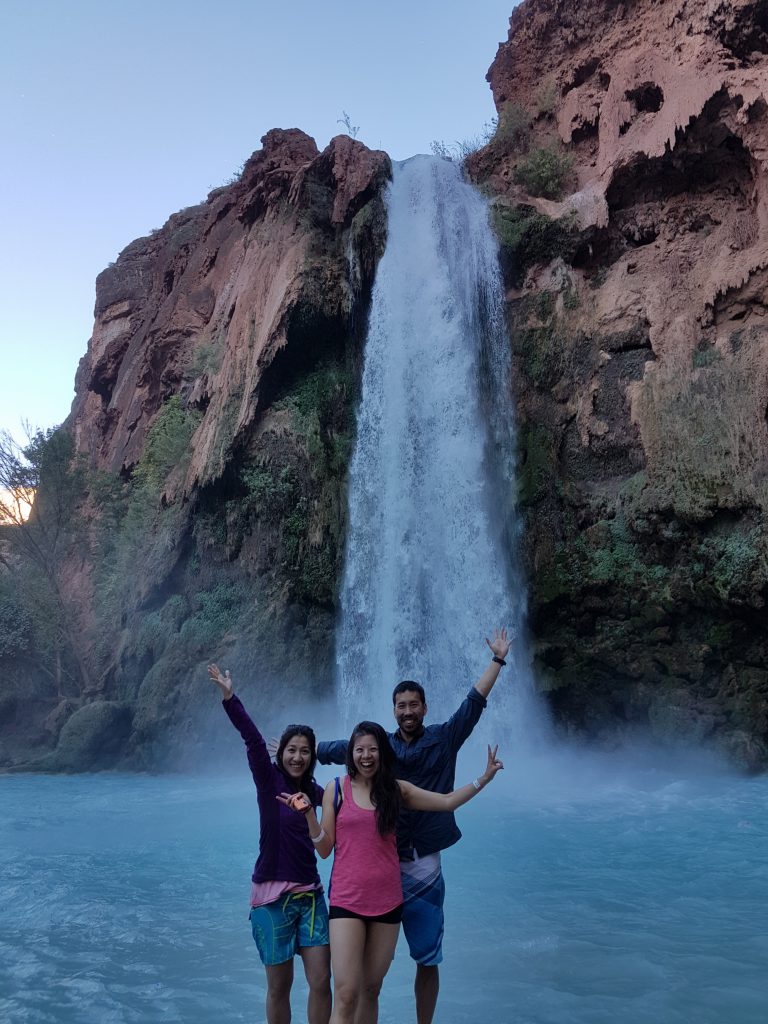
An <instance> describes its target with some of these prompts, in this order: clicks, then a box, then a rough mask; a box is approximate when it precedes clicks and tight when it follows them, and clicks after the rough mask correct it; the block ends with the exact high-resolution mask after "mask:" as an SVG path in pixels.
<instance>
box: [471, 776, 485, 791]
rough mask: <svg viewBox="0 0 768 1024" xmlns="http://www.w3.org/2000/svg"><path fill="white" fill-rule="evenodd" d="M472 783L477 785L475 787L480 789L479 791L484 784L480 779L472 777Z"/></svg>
mask: <svg viewBox="0 0 768 1024" xmlns="http://www.w3.org/2000/svg"><path fill="white" fill-rule="evenodd" d="M472 785H473V786H474V787H475V789H476V790H477V791H478V793H479V792H480V790H481V789H482V788H483V784H482V782H481V781H480V779H472Z"/></svg>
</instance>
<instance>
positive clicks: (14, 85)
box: [0, 0, 515, 435]
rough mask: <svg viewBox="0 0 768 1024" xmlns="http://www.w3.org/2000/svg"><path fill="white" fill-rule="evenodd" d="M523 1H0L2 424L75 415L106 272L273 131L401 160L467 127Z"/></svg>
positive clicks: (481, 114)
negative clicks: (97, 288)
mask: <svg viewBox="0 0 768 1024" xmlns="http://www.w3.org/2000/svg"><path fill="white" fill-rule="evenodd" d="M514 6H515V2H514V0H480V2H479V3H478V0H444V2H440V0H410V2H403V0H389V2H388V3H386V4H384V3H381V4H379V3H376V4H374V3H372V2H366V0H357V2H352V0H326V2H324V3H319V2H315V3H311V2H309V0H294V2H293V3H291V4H289V3H282V4H279V3H275V2H274V0H270V2H261V0H250V2H246V0H217V2H215V3H214V2H208V3H202V2H198V0H68V2H66V3H63V2H62V0H6V2H5V4H4V5H3V32H2V40H0V113H1V114H2V124H3V130H4V135H5V139H4V142H5V145H4V146H3V151H4V157H3V160H2V161H0V204H2V208H1V209H0V213H1V215H2V230H3V244H2V246H0V301H1V303H2V310H3V317H2V320H1V321H0V365H1V366H2V385H3V386H2V403H1V406H0V408H1V411H0V428H2V427H5V428H8V429H10V430H12V431H13V432H14V433H16V434H17V435H18V434H19V433H20V423H21V420H22V419H27V420H29V421H30V422H31V423H32V424H33V425H36V426H50V425H53V424H54V423H59V422H61V421H62V420H63V419H64V418H65V417H66V415H67V413H68V412H69V406H70V403H71V401H72V396H73V382H74V376H75V370H76V369H77V363H78V360H79V358H80V357H81V356H82V355H83V353H84V352H85V349H86V346H87V342H88V338H89V336H90V333H91V328H92V324H93V302H94V282H95V279H96V275H97V274H98V273H99V271H101V270H102V269H103V268H104V267H105V266H106V265H107V264H108V263H109V262H110V261H112V260H114V259H115V258H116V257H117V254H118V252H119V251H120V250H121V249H122V248H123V247H124V246H126V245H127V244H128V243H129V242H130V241H132V240H133V239H134V238H137V237H139V236H140V235H145V234H147V233H148V232H149V231H151V230H152V229H153V228H157V227H159V226H160V225H161V224H163V223H164V222H165V220H166V219H167V218H168V216H169V215H170V214H171V213H173V212H174V211H176V210H178V209H181V208H182V207H185V206H189V205H191V204H193V203H196V202H199V201H200V200H202V199H203V198H204V197H205V195H206V194H207V192H208V191H210V189H212V188H215V187H216V186H217V185H220V184H222V183H223V182H224V181H226V180H227V179H228V178H230V177H231V175H232V174H233V173H234V172H235V171H236V170H237V169H238V168H239V167H240V166H241V165H242V163H243V161H244V160H245V159H246V158H247V157H248V156H249V155H250V154H251V153H252V152H253V151H254V150H255V149H258V148H259V140H260V138H261V136H262V135H263V134H264V133H265V132H266V131H268V130H269V129H270V128H293V127H298V128H302V129H303V130H304V131H306V132H308V133H309V134H310V135H312V136H313V137H314V138H315V140H316V141H317V143H318V145H319V146H320V147H321V148H322V147H324V146H325V145H326V144H327V143H328V141H329V140H330V139H331V138H332V136H333V135H336V134H338V133H339V132H341V131H343V128H342V126H341V125H340V124H339V123H338V119H341V118H342V117H343V113H344V112H345V111H346V112H347V113H348V114H349V116H350V118H351V121H352V123H353V124H355V125H359V126H360V131H359V135H358V138H360V139H361V140H362V141H363V142H365V143H366V144H367V145H369V146H371V147H374V148H382V149H385V150H387V152H388V153H390V155H391V156H393V157H394V158H396V159H404V158H405V157H408V156H412V155H413V154H414V153H419V152H428V151H429V147H430V143H431V142H432V140H433V139H439V140H442V141H445V142H447V143H452V142H454V141H456V140H461V139H465V138H468V137H472V136H475V135H476V134H477V133H478V132H479V131H480V130H481V129H482V126H483V124H484V123H485V122H487V121H488V120H489V119H490V118H491V117H492V116H493V114H494V109H493V103H492V100H491V94H490V89H489V87H488V84H487V83H486V81H485V73H486V71H487V69H488V66H489V64H490V63H491V61H492V60H493V57H494V56H495V54H496V50H497V47H498V44H499V43H500V42H501V41H503V40H505V39H506V37H507V30H508V21H509V16H510V14H511V11H512V8H513V7H514Z"/></svg>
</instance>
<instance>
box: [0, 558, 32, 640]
mask: <svg viewBox="0 0 768 1024" xmlns="http://www.w3.org/2000/svg"><path fill="white" fill-rule="evenodd" d="M31 626H32V623H31V621H30V617H29V612H28V610H27V608H26V607H25V606H24V603H23V601H22V600H21V599H20V595H19V592H18V589H17V587H16V586H15V585H14V581H13V578H12V576H11V574H10V573H6V572H4V573H0V660H1V659H3V658H13V657H18V656H19V655H21V654H23V653H24V652H25V651H27V650H28V649H29V646H30V632H31Z"/></svg>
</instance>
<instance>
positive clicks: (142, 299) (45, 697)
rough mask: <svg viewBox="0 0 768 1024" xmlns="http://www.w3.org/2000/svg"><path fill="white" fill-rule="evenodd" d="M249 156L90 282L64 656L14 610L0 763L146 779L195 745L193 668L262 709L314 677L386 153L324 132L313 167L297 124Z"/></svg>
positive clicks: (328, 657) (342, 509) (64, 583)
mask: <svg viewBox="0 0 768 1024" xmlns="http://www.w3.org/2000/svg"><path fill="white" fill-rule="evenodd" d="M262 145H263V148H262V149H260V150H259V151H257V152H256V153H254V155H253V156H252V157H251V158H250V159H249V160H248V161H247V163H246V164H245V166H244V169H243V172H242V174H241V175H240V177H239V178H238V180H236V181H234V182H232V183H231V184H229V185H227V186H225V187H223V188H220V189H216V190H215V191H214V192H212V193H211V194H210V195H209V196H208V199H207V201H206V202H204V203H202V204H201V205H200V206H196V207H192V208H190V209H187V210H182V211H181V212H180V213H177V214H175V215H174V216H172V217H171V218H170V219H169V221H168V223H167V224H166V225H165V226H164V227H163V228H162V229H160V230H159V231H156V232H153V234H152V235H150V236H149V237H147V238H141V239H138V240H137V241H135V242H133V243H131V244H130V245H129V246H128V247H127V248H126V249H125V250H124V251H123V252H122V253H121V255H120V257H119V259H118V260H117V262H116V263H115V264H114V265H112V266H111V267H109V268H108V269H107V270H105V271H104V272H103V273H102V274H100V275H99V278H98V280H97V284H96V309H95V317H96V320H95V326H94V331H93V336H92V338H91V340H90V343H89V345H88V351H87V354H86V355H85V357H84V358H83V360H82V361H81V365H80V368H79V370H78V374H77V382H76V398H75V401H74V404H73V407H72V413H71V416H70V419H69V421H68V423H67V424H65V429H67V430H69V431H70V432H71V434H72V435H73V437H74V442H75V447H76V450H77V452H78V453H79V455H78V459H77V464H78V466H79V469H78V473H80V475H81V476H82V478H83V480H84V481H85V482H84V484H83V487H82V493H81V497H80V500H79V506H78V513H77V515H76V516H74V517H73V522H72V523H70V524H69V526H70V527H71V537H70V549H69V553H68V554H67V555H66V557H65V558H64V559H63V562H62V564H63V569H62V572H61V574H60V575H61V577H62V578H61V580H60V583H61V588H62V590H63V592H64V593H65V594H66V602H65V603H66V604H67V607H66V608H65V612H66V613H67V615H68V616H69V618H70V619H71V620H73V621H75V622H76V624H77V628H76V630H74V631H73V632H74V633H75V635H76V637H77V641H76V642H77V645H78V650H77V651H75V652H73V651H71V650H69V649H66V646H65V645H64V644H62V643H60V642H59V637H58V634H57V635H56V636H53V637H52V636H51V631H50V630H49V631H48V632H47V633H46V630H45V628H44V623H40V622H39V621H37V620H38V619H39V618H40V616H39V615H38V613H37V611H36V609H35V608H34V607H33V606H32V604H31V603H30V606H29V607H30V608H31V609H32V610H31V611H30V612H29V614H28V616H27V618H28V620H29V623H30V627H29V630H28V635H25V636H24V637H22V639H21V641H20V642H19V644H18V645H17V646H18V647H19V651H20V653H19V654H18V656H17V657H16V661H15V664H16V666H17V668H19V667H23V668H24V674H23V675H22V674H21V673H20V672H17V674H16V677H17V678H18V679H19V680H20V683H19V691H20V692H18V693H15V692H12V686H11V691H9V690H8V687H6V692H4V694H3V701H4V705H3V706H5V707H6V708H7V709H8V711H9V715H8V722H10V723H11V727H9V728H10V731H7V735H5V736H4V738H3V745H2V747H1V748H0V761H5V763H6V764H14V763H17V764H21V763H23V764H25V765H27V762H29V760H30V755H33V760H34V756H36V757H37V760H36V761H35V762H34V763H35V764H36V765H37V766H38V767H39V768H43V769H56V768H59V769H64V770H70V769H74V768H77V767H78V766H79V767H80V768H82V769H87V768H91V767H99V768H102V767H109V765H110V764H115V763H122V764H128V765H131V766H142V765H144V766H152V767H157V766H159V765H162V764H164V763H169V762H175V760H176V758H177V753H178V750H180V749H181V748H182V747H183V748H184V749H185V750H186V751H187V752H188V754H189V753H190V752H194V751H195V750H199V749H200V746H201V744H202V743H203V742H204V741H205V738H206V729H205V727H204V725H203V724H201V723H203V722H204V720H205V719H206V717H209V716H210V710H209V709H211V708H212V707H213V706H214V705H215V703H216V701H215V693H214V692H213V690H212V687H211V684H210V683H209V682H208V680H207V677H206V673H205V665H206V664H207V662H209V661H210V660H214V659H220V660H222V661H223V662H224V663H225V664H226V665H227V667H230V668H231V669H232V672H233V676H234V677H235V679H236V680H237V683H238V689H239V690H240V691H241V692H244V694H245V695H246V697H247V695H248V692H249V690H251V691H252V694H254V695H255V694H258V696H259V698H260V700H261V702H262V706H264V704H266V705H267V706H269V707H270V710H271V711H273V712H274V714H275V715H276V716H279V715H280V714H281V713H282V708H283V707H284V706H285V705H287V704H289V702H290V694H291V692H293V693H295V692H296V691H299V692H304V693H305V694H306V693H318V694H322V693H324V692H325V690H326V689H327V688H328V687H329V686H330V685H331V684H332V678H333V671H332V665H333V627H334V619H335V610H334V609H335V600H336V581H337V575H338V570H339V567H340V563H341V555H342V540H343V535H344V527H345V515H346V501H345V497H344V486H345V484H344V481H345V476H346V466H347V461H348V457H349V454H350V450H351V438H352V432H353V426H354V422H353V420H354V401H355V396H356V390H357V380H358V370H359V364H360V351H361V342H362V338H361V336H360V332H361V330H362V327H363V325H364V323H365V315H366V310H367V303H368V301H369V297H370V289H371V285H372V280H373V274H374V270H375V266H376V263H377V260H378V258H379V256H380V255H381V252H382V251H383V246H384V241H385V234H386V223H385V216H384V207H383V201H382V192H383V188H384V186H385V185H386V183H387V181H388V179H389V176H390V161H389V158H388V157H387V155H386V154H385V153H382V152H373V151H371V150H368V149H367V148H366V147H365V146H363V145H362V144H361V143H358V142H356V141H353V140H352V139H350V138H348V137H346V136H340V137H338V138H336V139H334V140H333V141H332V142H331V144H330V145H329V146H328V148H327V149H326V150H325V151H324V152H322V153H320V152H318V149H317V147H316V146H315V143H314V141H313V140H312V139H311V138H309V137H308V136H307V135H305V134H304V133H303V132H300V131H297V130H291V131H277V130H276V131H271V132H269V133H268V134H267V135H266V136H265V137H264V139H263V140H262ZM83 467H85V468H83ZM83 474H84V475H83ZM78 479H79V478H78ZM50 504H55V502H54V501H53V500H52V501H51V502H50ZM75 520H77V521H76V522H75ZM44 582H45V581H43V583H44ZM41 585H42V584H41ZM22 610H24V609H22ZM25 614H26V611H25ZM22 641H23V642H22ZM46 644H47V646H46ZM70 646H71V645H70ZM0 655H2V651H0ZM52 662H55V663H56V664H55V665H54V666H53V667H52V665H51V663H52ZM74 665H81V666H82V672H81V673H80V675H79V677H76V673H75V672H74V671H73V670H72V666H74ZM35 666H42V667H41V668H40V671H36V668H35ZM45 673H47V675H46V674H45ZM54 676H55V678H56V680H57V683H56V686H55V687H54V686H53V685H52V684H51V683H50V682H49V681H47V680H48V679H49V678H53V677H54ZM30 677H31V678H30ZM22 680H23V686H24V688H25V689H26V690H27V692H28V693H29V692H33V693H34V695H35V701H34V702H33V704H32V706H31V710H30V707H28V708H27V714H26V716H25V717H24V724H23V727H22V725H21V720H20V708H22V707H23V706H24V694H23V692H21V689H22V683H21V681H22ZM82 680H85V684H83V682H82ZM214 713H215V712H214ZM102 733H103V734H104V735H103V736H101V734H102ZM107 733H108V734H109V737H107ZM100 737H101V738H100ZM107 740H109V742H107ZM57 741H58V746H56V747H55V749H54V750H53V751H52V752H51V753H50V754H49V755H45V751H46V750H50V748H51V746H52V745H55V744H56V743H57ZM41 753H42V754H44V755H45V756H43V757H42V758H40V754H41ZM32 766H34V764H33V765H32Z"/></svg>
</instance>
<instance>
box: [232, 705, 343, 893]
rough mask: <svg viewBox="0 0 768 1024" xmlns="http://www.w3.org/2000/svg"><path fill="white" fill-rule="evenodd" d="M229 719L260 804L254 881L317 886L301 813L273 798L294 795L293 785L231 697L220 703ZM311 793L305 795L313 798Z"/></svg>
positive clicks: (318, 798)
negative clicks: (239, 738) (238, 737)
mask: <svg viewBox="0 0 768 1024" xmlns="http://www.w3.org/2000/svg"><path fill="white" fill-rule="evenodd" d="M222 704H223V706H224V710H225V711H226V712H227V715H228V716H229V720H230V722H231V723H232V725H234V727H235V728H236V729H237V731H238V732H239V733H240V735H241V736H242V737H243V740H244V741H245V748H246V750H247V751H248V764H249V765H250V769H251V775H253V781H254V782H255V783H256V793H257V796H258V801H259V820H260V824H261V828H260V834H259V859H258V860H257V861H256V866H255V867H254V869H253V875H252V878H253V881H254V882H302V883H305V884H307V885H310V884H311V883H312V882H315V883H317V884H318V885H319V883H320V876H319V875H318V873H317V860H316V858H315V848H314V846H313V845H312V841H311V839H310V838H309V829H308V828H307V822H306V820H305V818H304V815H303V814H297V813H296V811H292V810H291V809H290V808H289V807H286V806H285V804H281V803H280V801H279V800H276V799H275V797H276V796H277V794H278V793H295V792H296V788H297V787H296V783H295V782H294V781H293V779H291V777H290V776H289V775H286V774H285V773H284V772H283V771H281V769H280V768H278V767H277V765H276V764H275V763H274V762H273V761H272V759H271V757H270V756H269V753H268V752H267V745H266V743H265V742H264V737H263V736H262V735H261V733H260V732H259V730H258V729H257V728H256V726H255V725H254V724H253V722H252V721H251V719H250V717H249V715H248V712H247V711H246V710H245V708H244V707H243V705H242V704H241V702H240V700H239V699H238V698H237V697H236V696H235V695H234V694H233V695H232V696H231V697H230V698H229V700H225V701H222ZM312 795H313V794H312V793H308V794H307V796H309V797H312ZM314 798H315V805H316V806H317V805H319V804H321V803H322V801H323V791H322V789H321V788H320V786H317V785H316V786H315V792H314Z"/></svg>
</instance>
